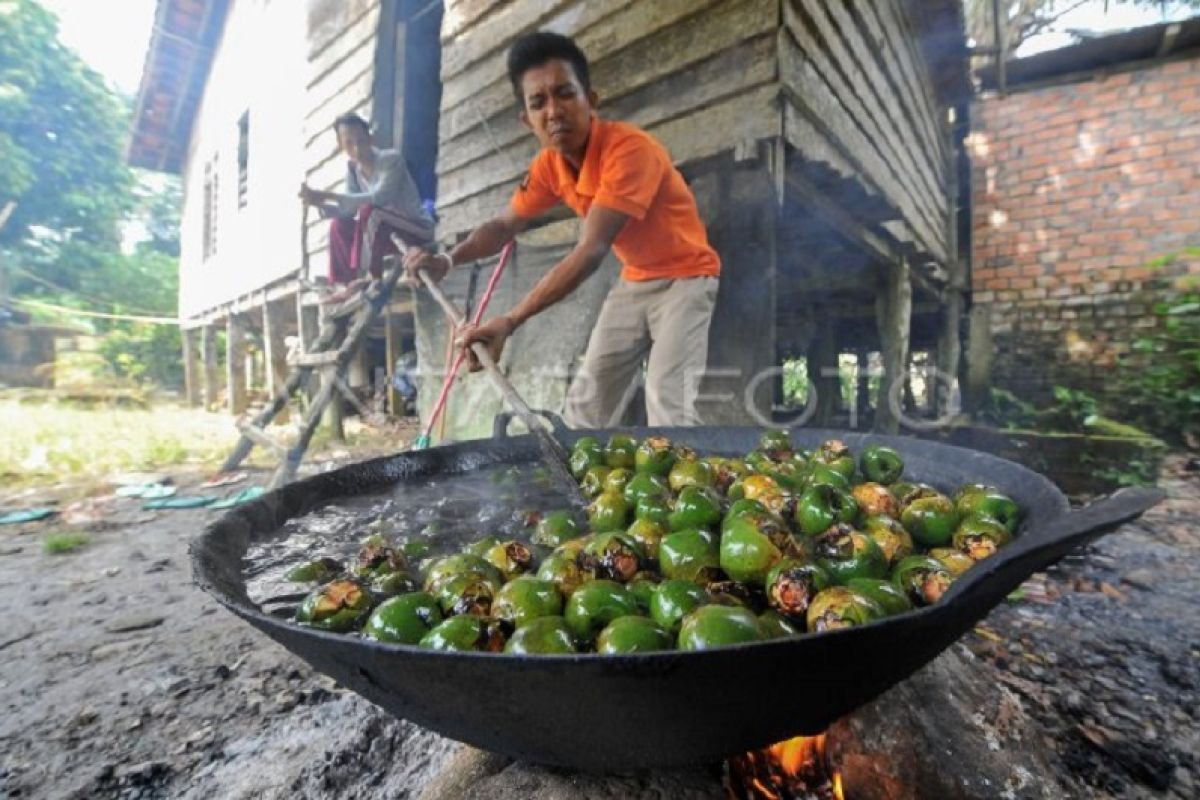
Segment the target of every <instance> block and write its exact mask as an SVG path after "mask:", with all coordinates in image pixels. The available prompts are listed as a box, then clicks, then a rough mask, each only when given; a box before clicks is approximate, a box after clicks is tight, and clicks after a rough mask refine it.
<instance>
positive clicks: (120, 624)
mask: <svg viewBox="0 0 1200 800" xmlns="http://www.w3.org/2000/svg"><path fill="white" fill-rule="evenodd" d="M162 623H163V617H161V616H159V615H158V614H150V613H147V612H144V611H134V612H132V613H129V614H120V615H118V616H116V617H114V618H113V619H111V620H110V621H109V622H108V624H106V625H105V626H104V630H105V631H107V632H108V633H128V632H130V631H143V630H147V629H149V628H156V627H158V626H159V625H162Z"/></svg>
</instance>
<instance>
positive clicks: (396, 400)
mask: <svg viewBox="0 0 1200 800" xmlns="http://www.w3.org/2000/svg"><path fill="white" fill-rule="evenodd" d="M398 336H399V332H398V331H397V326H396V318H395V316H393V314H392V309H390V308H388V309H386V310H385V311H384V312H383V339H384V344H385V345H386V348H385V350H386V355H385V356H384V358H386V359H387V365H386V367H385V368H384V371H383V379H384V381H386V382H387V392H386V397H387V410H388V414H390V415H392V416H393V417H398V416H400V413H401V411H403V409H402V408H401V407H400V393H399V392H397V391H396V387H395V386H394V385H393V384H392V373H393V372H394V371H395V369H396V359H398V358H399V357H400V342H399V340H398Z"/></svg>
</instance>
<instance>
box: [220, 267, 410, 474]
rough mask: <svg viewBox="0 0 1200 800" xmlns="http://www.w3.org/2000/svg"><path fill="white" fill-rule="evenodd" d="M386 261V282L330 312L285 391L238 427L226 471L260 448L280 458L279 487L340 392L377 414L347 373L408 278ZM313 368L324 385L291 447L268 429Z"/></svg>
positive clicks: (293, 360)
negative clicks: (398, 286)
mask: <svg viewBox="0 0 1200 800" xmlns="http://www.w3.org/2000/svg"><path fill="white" fill-rule="evenodd" d="M384 263H385V265H386V266H385V269H384V274H383V279H382V281H380V282H379V283H377V284H373V285H371V286H369V287H367V288H366V289H364V290H363V291H362V292H360V293H358V294H356V295H354V296H352V297H350V298H348V299H347V300H345V301H344V302H342V303H341V304H339V305H337V306H334V307H333V308H332V309H330V310H329V311H328V313H326V314H325V315H324V319H323V321H322V323H321V327H320V330H319V331H318V332H317V337H316V339H314V340H313V342H312V344H311V345H310V346H309V348H308V351H307V352H305V353H301V354H298V355H296V356H294V357H290V358H289V359H288V365H289V366H290V367H291V368H292V370H291V372H290V373H289V374H288V378H287V381H286V382H285V383H284V385H283V389H282V390H281V391H280V392H279V393H278V394H276V395H275V396H274V397H273V398H272V399H271V402H269V403H268V404H267V405H266V407H265V408H263V410H262V411H260V412H259V413H258V414H257V415H255V416H254V418H253V419H251V420H249V421H248V422H242V423H240V424H239V425H238V430H239V431H240V432H241V437H240V438H239V439H238V443H237V445H235V446H234V448H233V452H232V453H230V454H229V457H228V458H226V459H225V463H224V464H223V465H222V466H221V471H222V472H231V471H233V470H235V469H237V467H238V465H239V464H241V463H242V461H244V460H245V458H246V456H248V455H250V451H251V450H252V449H253V448H254V445H256V444H257V445H260V446H262V447H265V448H267V449H268V450H271V451H272V452H274V453H275V454H276V455H278V456H279V459H280V463H279V467H278V468H277V469H276V470H275V474H274V475H273V476H272V477H271V482H270V484H269V487H268V488H271V489H276V488H278V487H280V486H282V485H284V484H285V483H287V482H289V481H291V480H292V479H294V478H295V477H296V470H297V469H299V467H300V462H301V461H302V460H303V459H304V453H305V451H306V450H308V445H309V443H310V442H311V441H312V437H313V434H314V433H315V432H316V429H317V426H318V425H319V424H320V422H321V415H322V414H323V413H324V412H325V407H326V406H328V405H329V402H330V401H331V400H333V399H334V398H335V396H336V395H335V393H336V394H338V395H341V396H342V397H345V398H346V399H347V400H349V401H350V403H351V404H352V405H353V406H354V407H355V408H356V409H357V410H358V412H359V413H360V414H362V415H363V417H364V419H365V418H367V417H368V416H371V415H372V412H371V410H370V409H369V408H367V407H366V405H364V404H363V402H362V401H361V400H359V399H358V396H357V395H355V394H354V391H353V390H352V389H351V388H350V386H349V384H348V383H347V382H346V372H347V370H348V368H349V366H350V362H351V360H352V359H353V358H354V356H355V354H356V353H357V352H358V350H359V348H360V347H362V345H363V342H364V341H366V338H367V333H368V331H370V329H371V325H372V324H373V323H374V322H375V320H376V319H377V318H378V317H379V315H380V313H382V311H383V310H384V308H386V307H387V304H388V302H389V301H390V299H391V296H392V291H393V290H394V289H395V287H396V283H397V282H398V281H399V280H400V277H401V276H402V275H403V274H404V266H403V263H402V261H401V259H400V258H396V257H393V258H389V259H386V260H385V262H384ZM313 370H317V371H318V372H319V374H320V377H321V386H320V388H319V389H318V390H317V393H316V395H315V396H314V397H313V399H312V401H311V402H310V403H309V405H308V409H307V410H306V411H305V414H304V418H303V420H302V422H301V424H300V433H299V437H298V438H297V440H296V442H295V444H293V445H291V446H290V447H289V446H287V445H284V444H281V443H279V442H277V441H275V440H274V439H272V438H271V437H270V436H268V435H267V433H266V431H265V430H264V429H265V428H266V426H267V425H268V424H269V423H270V422H271V420H272V419H274V418H275V417H276V415H278V414H279V412H280V411H282V410H283V409H284V407H286V406H287V404H288V402H289V401H290V400H291V399H292V396H293V395H294V394H295V393H296V392H297V390H299V389H300V387H301V386H305V385H306V384H307V383H308V378H309V376H310V375H311V374H312V372H313Z"/></svg>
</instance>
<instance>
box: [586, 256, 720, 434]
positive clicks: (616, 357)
mask: <svg viewBox="0 0 1200 800" xmlns="http://www.w3.org/2000/svg"><path fill="white" fill-rule="evenodd" d="M718 283H719V282H718V280H717V279H716V278H709V277H697V278H679V279H675V280H657V281H626V280H619V281H617V285H616V286H614V287H613V289H612V291H610V292H609V293H608V297H607V298H605V300H604V305H603V306H602V307H601V308H600V316H599V318H598V319H597V320H596V327H595V328H593V329H592V335H591V338H590V339H589V340H588V346H587V352H586V353H585V354H584V356H583V366H582V367H581V368H580V370H579V372H578V374H576V376H575V380H574V381H572V382H571V388H570V389H569V390H567V401H566V409H565V410H564V416H565V417H566V421H567V424H569V425H571V426H572V427H576V428H606V427H611V426H614V425H618V424H620V421H621V417H622V415H623V414H624V411H625V407H626V406H627V405H628V404H629V401H630V399H632V397H633V395H634V392H635V391H636V389H637V386H638V382H639V378H640V377H641V369H642V364H643V362H645V364H646V378H645V380H646V417H647V421H648V423H649V424H650V425H655V426H657V425H699V424H700V419H699V417H698V416H697V414H696V408H695V399H696V394H697V393H698V391H699V387H700V378H701V377H702V376H703V374H704V368H705V366H706V365H707V363H708V328H709V324H710V323H711V322H712V315H713V307H714V306H715V304H716V300H717V286H718Z"/></svg>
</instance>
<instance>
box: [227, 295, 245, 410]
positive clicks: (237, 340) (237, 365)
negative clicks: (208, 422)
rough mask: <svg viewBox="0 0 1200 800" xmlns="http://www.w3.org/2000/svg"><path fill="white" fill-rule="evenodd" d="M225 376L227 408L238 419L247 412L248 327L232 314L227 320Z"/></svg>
mask: <svg viewBox="0 0 1200 800" xmlns="http://www.w3.org/2000/svg"><path fill="white" fill-rule="evenodd" d="M225 376H226V386H228V387H229V396H228V398H226V407H227V408H228V409H229V413H230V414H233V415H234V416H235V417H236V416H237V415H239V414H241V413H242V412H243V411H245V410H246V327H245V324H244V323H243V322H242V319H241V318H240V317H239V316H238V315H237V314H234V313H232V312H231V313H230V314H229V316H228V317H226V319H225Z"/></svg>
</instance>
